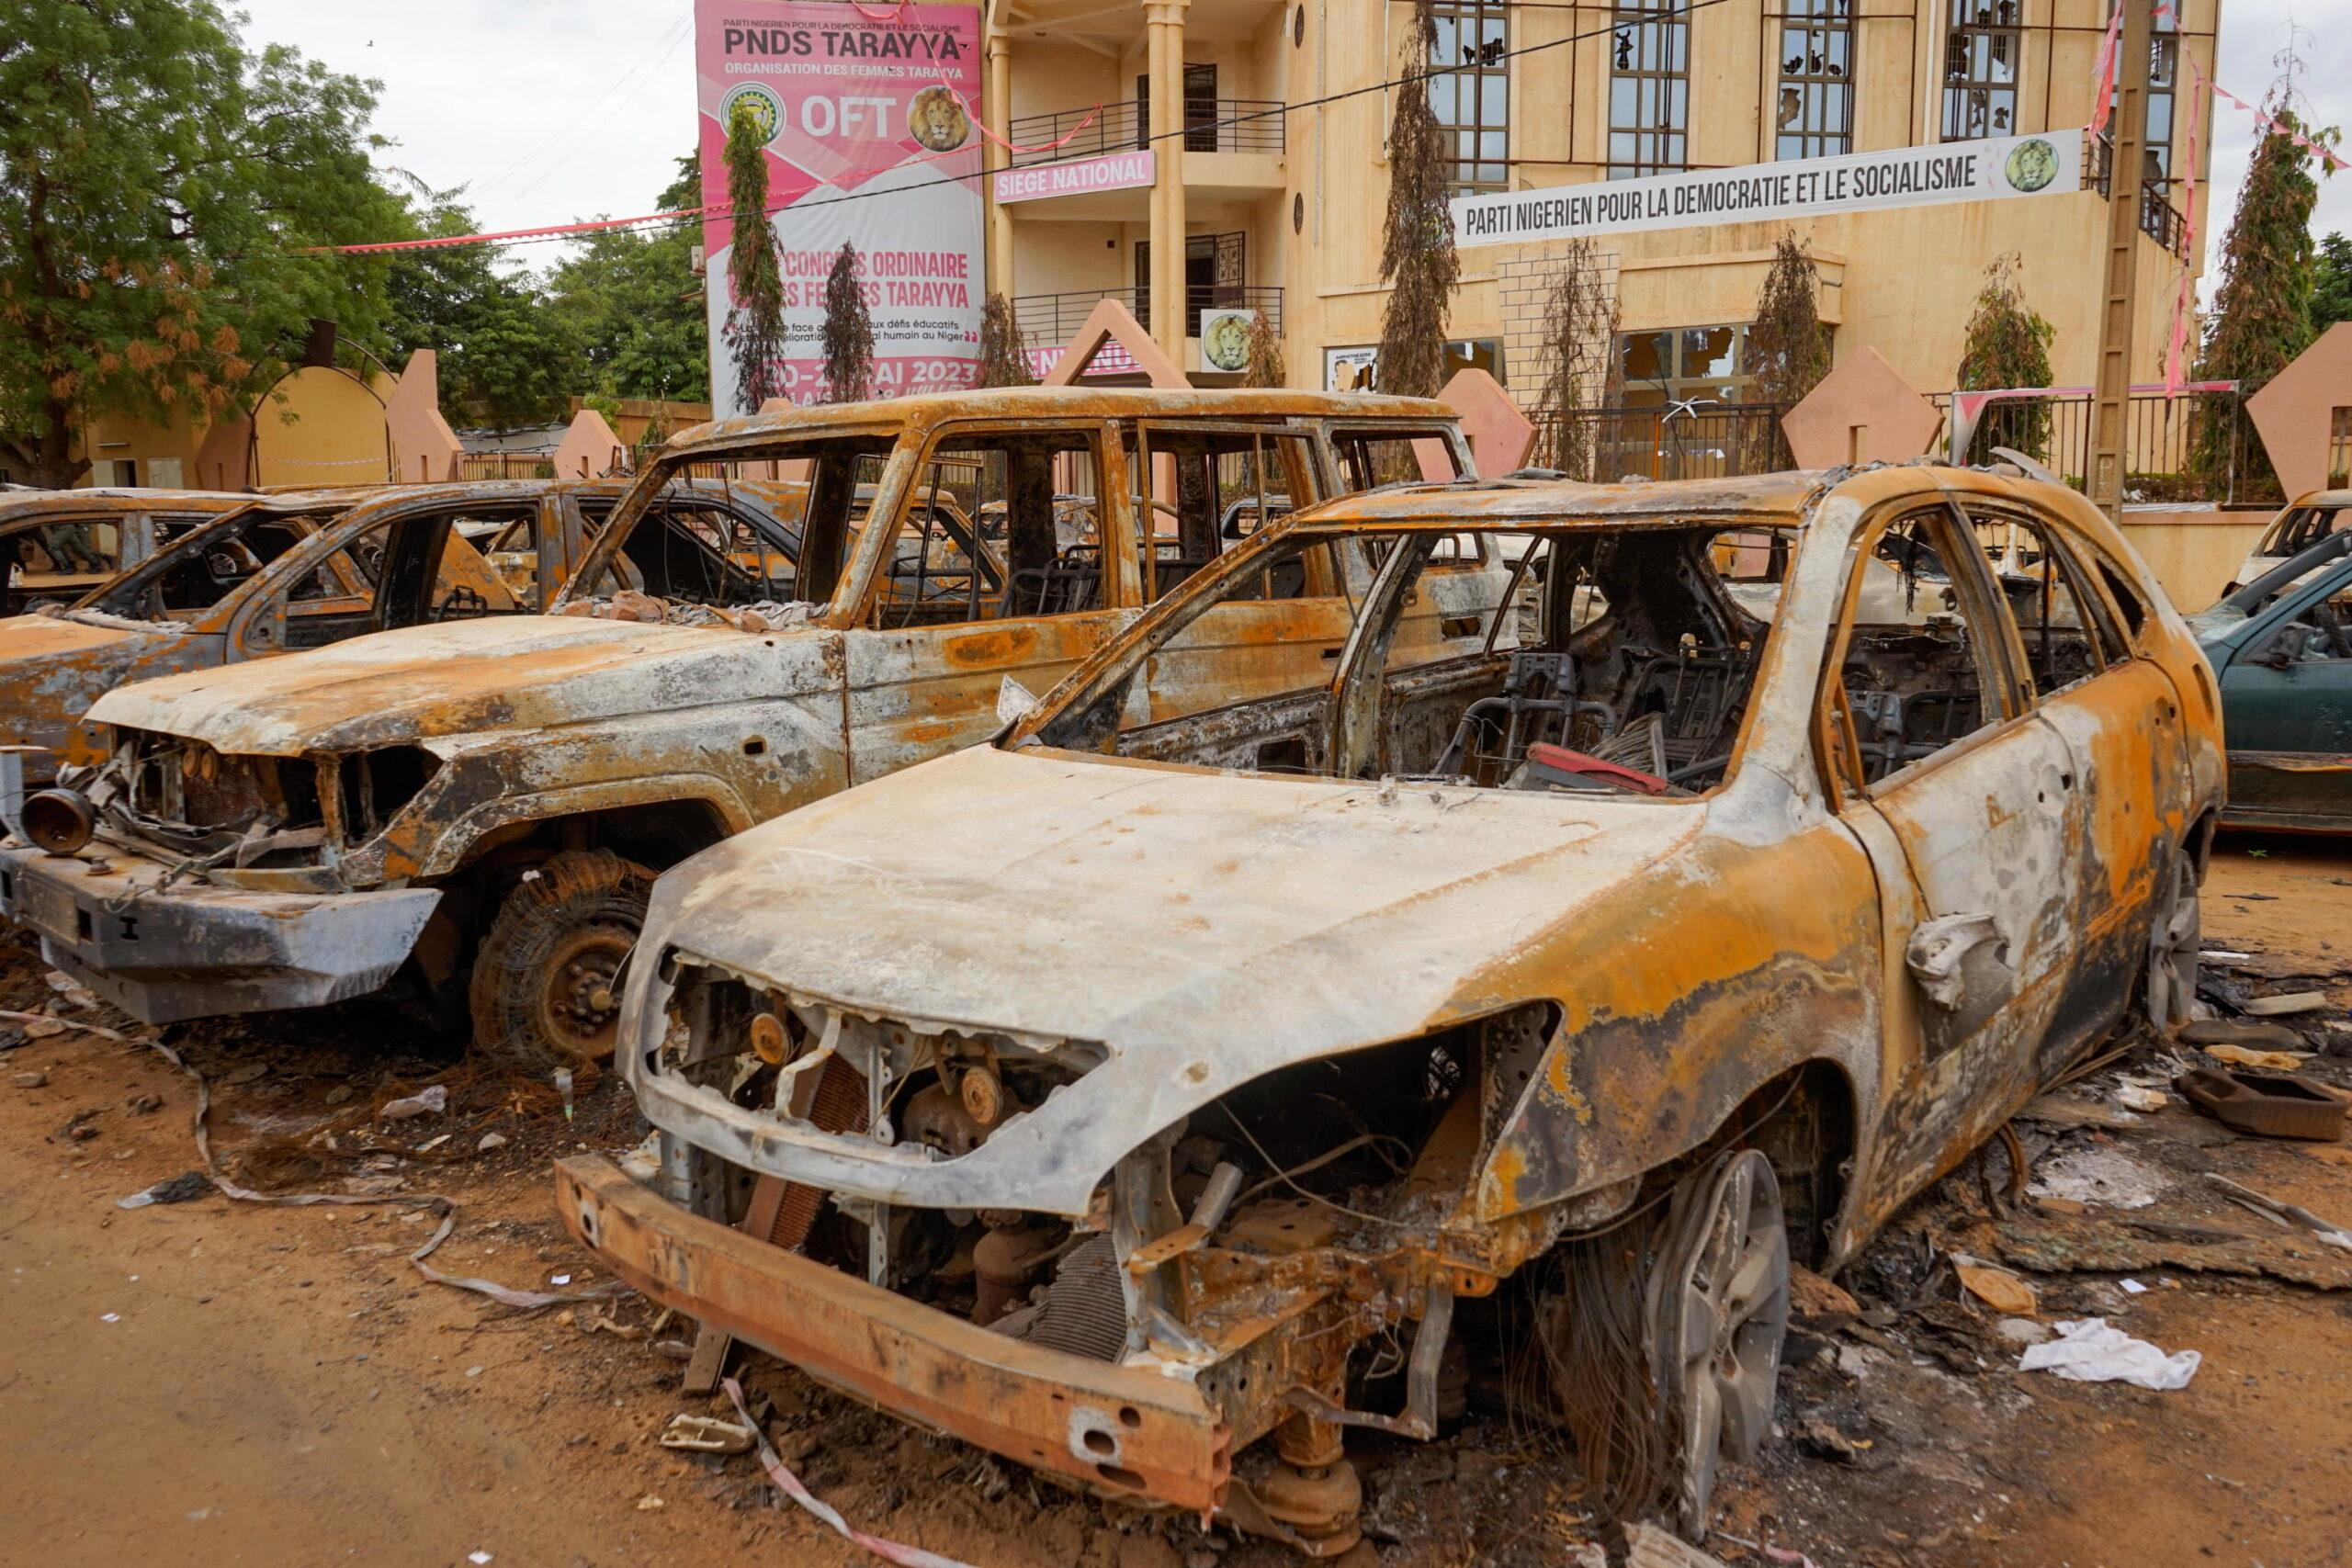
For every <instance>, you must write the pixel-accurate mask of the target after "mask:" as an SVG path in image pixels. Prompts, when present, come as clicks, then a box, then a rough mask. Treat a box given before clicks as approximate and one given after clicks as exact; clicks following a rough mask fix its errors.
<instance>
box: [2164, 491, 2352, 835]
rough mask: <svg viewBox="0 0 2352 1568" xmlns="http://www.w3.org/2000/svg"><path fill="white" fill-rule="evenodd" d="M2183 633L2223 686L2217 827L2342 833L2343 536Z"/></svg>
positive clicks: (2350, 605)
mask: <svg viewBox="0 0 2352 1568" xmlns="http://www.w3.org/2000/svg"><path fill="white" fill-rule="evenodd" d="M2346 499H2347V500H2348V501H2352V497H2347V498H2346ZM2188 624H2189V626H2190V627H2191V628H2192V629H2193V630H2194V631H2195V632H2196V633H2197V636H2198V637H2199V640H2200V642H2201V643H2202V645H2203V647H2204V649H2205V654H2206V657H2207V658H2208V659H2210V660H2212V664H2213V671H2214V674H2215V676H2216V678H2218V679H2219V680H2220V682H2221V685H2222V718H2223V726H2222V728H2223V729H2224V731H2225V732H2226V733H2227V735H2228V737H2229V747H2230V750H2229V765H2230V802H2229V807H2228V809H2227V810H2226V811H2224V812H2223V814H2222V820H2223V821H2224V822H2225V823H2227V824H2228V825H2229V826H2231V827H2233V828H2270V829H2286V830H2288V831H2291V832H2317V833H2343V832H2352V531H2338V532H2335V533H2325V534H2322V535H2320V536H2318V539H2317V541H2316V542H2315V543H2313V544H2312V545H2311V546H2309V547H2306V548H2304V549H2303V550H2301V552H2300V553H2298V554H2296V555H2293V556H2290V557H2289V558H2286V559H2284V560H2281V561H2278V562H2277V563H2276V564H2274V565H2273V566H2272V567H2271V568H2270V569H2269V570H2267V571H2266V572H2264V573H2263V574H2262V575H2261V576H2259V577H2256V579H2255V580H2254V581H2251V582H2249V583H2247V584H2246V585H2245V587H2243V588H2241V589H2239V590H2237V591H2236V592H2233V593H2232V594H2230V596H2229V597H2227V598H2225V599H2223V600H2222V602H2221V603H2220V604H2216V605H2214V606H2213V607H2212V608H2211V609H2210V610H2207V611H2204V612H2203V613H2201V614H2199V615H2193V616H2191V617H2189V622H2188Z"/></svg>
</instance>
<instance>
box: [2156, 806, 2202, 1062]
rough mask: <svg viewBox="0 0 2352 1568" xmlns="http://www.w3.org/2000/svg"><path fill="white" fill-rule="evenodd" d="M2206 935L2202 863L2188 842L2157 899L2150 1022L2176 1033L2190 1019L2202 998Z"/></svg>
mask: <svg viewBox="0 0 2352 1568" xmlns="http://www.w3.org/2000/svg"><path fill="white" fill-rule="evenodd" d="M2203 937H2204V927H2203V924H2202V922H2201V920H2200V919H2199V913H2198V895H2197V867H2196V864H2195V863H2193V862H2192V861H2191V860H2190V858H2189V854H2188V850H2187V849H2186V848H2184V849H2182V850H2181V851H2180V852H2179V853H2177V854H2176V855H2175V856H2173V863H2172V875H2171V881H2170V883H2169V885H2168V886H2166V888H2165V893H2164V897H2162V898H2160V899H2159V900H2158V901H2157V904H2156V920H2155V925H2154V927H2153V928H2152V929H2151V931H2149V933H2148V983H2147V986H2146V987H2145V990H2146V997H2145V1003H2146V1007H2147V1010H2148V1022H2149V1023H2150V1024H2151V1025H2152V1026H2154V1029H2155V1031H2156V1032H2158V1033H2159V1034H2170V1033H2171V1032H2173V1031H2174V1030H2176V1029H2178V1028H2179V1027H2180V1026H2181V1025H2182V1024H2184V1023H2187V1022H2188V1020H2189V1016H2190V1015H2189V1008H2190V1005H2191V1004H2192V1003H2193V1002H2195V1000H2196V999H2197V960H2198V953H2199V946H2200V944H2201V942H2202V941H2203Z"/></svg>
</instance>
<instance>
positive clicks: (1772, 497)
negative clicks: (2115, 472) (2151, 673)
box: [1282, 462, 2079, 530]
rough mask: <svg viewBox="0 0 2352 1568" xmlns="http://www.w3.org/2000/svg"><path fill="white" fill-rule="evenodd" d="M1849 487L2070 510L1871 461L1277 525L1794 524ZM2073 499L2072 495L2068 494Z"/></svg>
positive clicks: (1477, 494) (1446, 496)
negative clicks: (2032, 503) (1955, 495)
mask: <svg viewBox="0 0 2352 1568" xmlns="http://www.w3.org/2000/svg"><path fill="white" fill-rule="evenodd" d="M1845 490H1851V491H1854V492H1855V493H1856V494H1857V496H1858V497H1859V498H1860V499H1861V500H1862V501H1864V502H1866V503H1869V502H1879V501H1883V500H1887V499H1890V498H1892V497H1895V496H1900V495H1903V494H1905V493H1911V492H1919V493H1925V492H1932V491H1962V492H1965V493H1969V494H1974V495H1981V496H1990V497H1997V498H2005V499H2009V500H2016V501H2028V500H2031V501H2038V502H2041V505H2042V507H2043V509H2044V510H2054V511H2064V512H2065V513H2067V515H2069V516H2072V515H2075V510H2076V509H2075V508H2074V507H2072V506H2071V505H2069V504H2068V501H2067V498H2070V497H2074V495H2075V492H2073V491H2065V490H2062V489H2060V488H2059V487H2056V486H2053V485H2048V484H2044V483H2042V482H2041V481H2039V480H2035V479H2025V478H2022V477H2012V476H2010V475H2009V474H2007V473H2004V472H2001V471H1998V470H1996V469H1992V468H1955V467H1952V466H1951V465H1948V464H1941V463H1929V462H1912V463H1876V464H1871V465H1869V466H1867V467H1865V468H1828V469H1817V468H1792V469H1784V470H1782V471H1781V472H1778V473H1770V474H1749V475H1742V476H1739V477H1736V478H1728V479H1622V480H1619V481H1617V482H1615V483H1611V484H1587V483H1584V482H1582V481H1580V480H1577V479H1565V478H1562V477H1559V476H1557V475H1555V474H1551V473H1549V472H1544V471H1537V470H1529V471H1523V472H1521V473H1518V474H1511V475H1506V476H1504V477H1503V478H1501V479H1455V480H1453V481H1451V482H1447V483H1427V484H1422V483H1408V484H1399V485H1386V486H1383V487H1382V488H1380V489H1378V490H1370V491H1358V492H1357V493H1356V494H1354V495H1348V496H1341V497H1340V498H1339V499H1337V500H1335V501H1328V502H1324V503H1323V504H1321V505H1320V506H1317V507H1314V508H1312V509H1310V510H1308V511H1306V512H1297V513H1292V514H1291V516H1290V517H1289V518H1288V519H1286V520H1285V521H1284V523H1283V525H1282V526H1285V527H1294V528H1302V529H1305V528H1318V527H1320V528H1355V527H1363V526H1366V525H1370V526H1374V527H1378V526H1408V525H1411V526H1437V527H1445V528H1451V529H1461V530H1476V529H1481V528H1485V529H1506V528H1524V527H1530V526H1533V525H1547V526H1552V527H1562V526H1566V527H1584V526H1589V527H1625V526H1629V525H1652V526H1659V527H1668V526H1673V525H1678V524H1682V523H1695V522H1704V521H1707V520H1709V519H1717V518H1720V519H1734V518H1736V519H1740V520H1743V521H1748V522H1754V523H1759V524H1772V525H1787V526H1791V527H1798V526H1802V525H1804V521H1805V519H1806V518H1807V516H1809V515H1810V514H1811V513H1812V512H1813V510H1814V508H1815V506H1816V505H1817V504H1818V503H1819V502H1821V501H1822V500H1823V499H1824V498H1825V497H1826V496H1827V495H1829V494H1830V493H1831V492H1833V491H1845ZM2075 499H2079V498H2075Z"/></svg>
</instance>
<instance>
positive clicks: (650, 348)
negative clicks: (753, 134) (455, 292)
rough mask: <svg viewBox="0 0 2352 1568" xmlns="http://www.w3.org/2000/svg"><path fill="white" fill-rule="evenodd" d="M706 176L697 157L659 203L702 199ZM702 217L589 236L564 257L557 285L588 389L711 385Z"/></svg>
mask: <svg viewBox="0 0 2352 1568" xmlns="http://www.w3.org/2000/svg"><path fill="white" fill-rule="evenodd" d="M701 189H702V176H701V174H700V173H699V169H698V165H697V163H696V160H695V158H693V157H692V156H688V157H684V158H681V159H680V160H678V177H677V179H676V181H675V182H674V183H673V184H672V185H671V186H670V187H669V188H668V189H667V190H664V191H663V192H662V194H661V195H660V196H659V197H655V198H654V199H655V201H656V202H657V204H658V207H659V210H661V211H663V212H673V211H678V210H681V209H685V208H690V207H699V206H700V205H701V204H702V198H701V194H700V193H701ZM701 229H702V226H701V224H700V223H698V222H697V223H683V224H677V225H673V226H671V227H668V228H662V229H655V230H651V231H645V232H638V231H629V230H605V231H601V232H598V233H594V234H592V235H590V236H588V238H587V239H586V240H585V242H584V243H582V248H581V251H580V253H579V254H577V255H575V256H573V257H571V258H570V259H569V260H566V261H563V262H560V263H558V264H557V265H556V266H555V267H554V268H553V270H552V271H551V272H550V273H549V274H548V293H549V295H550V296H551V297H552V299H553V300H554V302H555V306H556V309H557V310H558V312H559V313H560V316H561V317H562V319H563V321H564V322H565V324H566V327H567V329H568V330H569V332H570V333H571V336H572V337H574V338H575V339H576V340H577V341H578V344H579V347H580V356H581V360H582V373H583V374H584V376H585V378H586V385H585V388H584V389H583V390H584V391H585V392H586V393H588V394H589V395H594V396H601V397H606V398H613V399H620V398H661V399H665V400H666V399H673V398H674V399H681V400H688V401H696V402H698V401H700V400H702V398H703V397H704V396H705V395H706V394H707V391H708V390H709V388H710V331H709V327H708V325H707V318H706V316H705V314H704V311H703V284H702V279H701V278H700V277H698V276H695V261H694V248H695V240H696V237H697V236H698V235H699V234H700V232H701Z"/></svg>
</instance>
